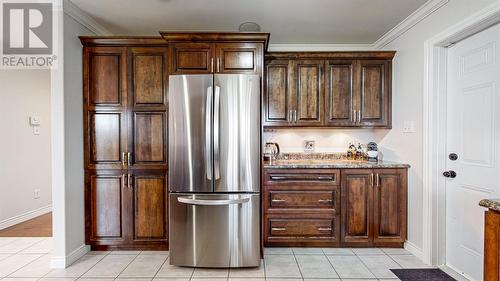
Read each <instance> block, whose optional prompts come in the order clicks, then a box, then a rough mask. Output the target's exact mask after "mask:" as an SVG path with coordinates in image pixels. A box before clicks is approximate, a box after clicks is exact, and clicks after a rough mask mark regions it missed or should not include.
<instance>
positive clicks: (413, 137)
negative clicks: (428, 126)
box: [266, 0, 495, 254]
mask: <svg viewBox="0 0 500 281" xmlns="http://www.w3.org/2000/svg"><path fill="white" fill-rule="evenodd" d="M493 2H495V0H450V1H449V2H448V3H447V4H446V5H445V6H443V7H442V8H440V9H439V10H438V11H436V12H435V13H434V14H432V15H430V16H429V17H427V18H426V19H424V20H423V21H421V22H420V23H418V24H417V25H415V26H414V27H412V28H411V29H410V30H408V31H407V32H406V33H405V34H403V35H402V36H400V37H399V38H397V39H396V40H394V41H393V42H392V43H390V44H388V45H387V46H385V47H384V49H386V50H396V51H397V54H396V57H395V59H394V64H393V100H392V101H393V129H392V130H356V131H354V130H300V131H295V130H293V131H292V130H284V131H277V132H274V133H272V134H267V135H266V138H268V139H270V140H273V141H278V142H279V143H280V145H281V147H282V150H283V151H300V149H301V147H302V141H303V140H306V139H307V140H316V146H317V150H318V151H344V150H345V148H346V146H347V144H348V142H349V141H351V140H356V141H358V140H359V141H361V142H363V143H366V142H368V141H372V140H373V141H375V142H377V143H378V144H379V148H380V149H381V151H382V153H383V154H384V159H386V160H393V161H400V162H404V163H408V164H410V165H411V168H410V170H409V179H408V184H409V192H408V197H409V200H408V223H409V224H408V241H409V244H410V246H411V247H413V249H414V250H416V252H417V254H420V253H419V252H421V250H422V246H423V241H422V239H423V238H422V237H423V235H422V174H423V168H422V161H423V132H422V123H423V122H422V120H423V76H424V42H425V41H426V40H427V39H429V38H430V37H432V36H433V35H435V34H437V33H439V32H441V31H443V30H444V29H446V28H447V27H450V26H451V25H453V24H456V23H458V22H459V21H460V20H462V19H464V18H465V17H467V16H470V15H471V14H472V13H474V12H476V11H478V10H480V9H482V8H485V7H486V6H487V5H489V4H491V3H493ZM405 120H407V121H414V124H415V133H411V134H404V133H402V127H403V122H404V121H405ZM269 136H272V137H269Z"/></svg>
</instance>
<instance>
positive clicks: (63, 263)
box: [50, 245, 90, 269]
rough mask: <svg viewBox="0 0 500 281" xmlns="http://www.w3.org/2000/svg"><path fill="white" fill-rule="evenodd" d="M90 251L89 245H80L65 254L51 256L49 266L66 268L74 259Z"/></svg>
mask: <svg viewBox="0 0 500 281" xmlns="http://www.w3.org/2000/svg"><path fill="white" fill-rule="evenodd" d="M89 251H90V246H89V245H81V246H80V247H78V248H77V249H75V250H74V251H73V252H71V253H69V254H68V255H66V256H63V257H60V256H52V257H51V260H50V267H51V268H63V269H64V268H67V267H68V266H70V265H72V264H73V263H74V262H75V261H77V260H79V259H80V258H81V257H83V256H85V254H86V253H88V252H89Z"/></svg>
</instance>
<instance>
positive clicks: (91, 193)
mask: <svg viewBox="0 0 500 281" xmlns="http://www.w3.org/2000/svg"><path fill="white" fill-rule="evenodd" d="M126 180H127V178H126V176H125V174H123V173H122V172H121V171H100V172H98V173H93V172H92V173H90V172H89V173H87V175H86V181H87V182H86V185H85V198H86V200H85V221H86V223H85V227H86V238H85V239H86V243H88V244H93V245H120V244H125V243H126V239H127V235H126V224H127V221H128V216H127V208H129V205H128V202H127V201H128V200H127V195H126V188H127V187H126Z"/></svg>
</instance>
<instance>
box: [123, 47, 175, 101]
mask: <svg viewBox="0 0 500 281" xmlns="http://www.w3.org/2000/svg"><path fill="white" fill-rule="evenodd" d="M130 58H131V60H132V62H131V67H132V74H131V78H132V81H131V85H132V86H131V88H132V97H133V101H132V103H131V104H133V105H135V106H141V105H143V106H151V105H166V95H165V92H166V85H165V84H166V82H167V81H168V78H167V48H131V50H130Z"/></svg>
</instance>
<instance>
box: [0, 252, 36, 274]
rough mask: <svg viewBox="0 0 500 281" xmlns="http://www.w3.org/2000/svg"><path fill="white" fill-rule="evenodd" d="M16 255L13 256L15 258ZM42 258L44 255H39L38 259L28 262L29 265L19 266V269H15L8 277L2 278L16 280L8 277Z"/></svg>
mask: <svg viewBox="0 0 500 281" xmlns="http://www.w3.org/2000/svg"><path fill="white" fill-rule="evenodd" d="M16 255H17V254H15V255H14V256H16ZM43 256H44V255H40V256H39V257H38V258H36V259H34V260H32V261H30V262H29V263H27V264H25V265H23V266H21V267H20V268H18V269H16V270H14V271H12V272H11V273H9V275H6V276H4V277H3V278H16V277H10V276H11V275H12V274H14V273H16V272H18V271H19V270H21V269H23V268H24V267H26V266H28V265H30V264H32V263H34V262H35V261H37V260H39V259H41V258H42V257H43ZM21 278H24V277H21ZM35 278H36V277H35ZM40 278H42V277H40Z"/></svg>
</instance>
